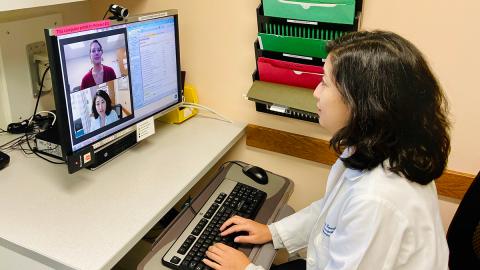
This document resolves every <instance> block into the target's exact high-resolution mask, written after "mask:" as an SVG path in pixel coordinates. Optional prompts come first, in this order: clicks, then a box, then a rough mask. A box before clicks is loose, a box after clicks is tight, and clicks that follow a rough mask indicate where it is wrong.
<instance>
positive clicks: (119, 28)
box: [45, 10, 182, 172]
mask: <svg viewBox="0 0 480 270" xmlns="http://www.w3.org/2000/svg"><path fill="white" fill-rule="evenodd" d="M45 36H46V43H47V48H48V54H49V60H50V68H51V74H52V85H53V90H54V92H53V93H54V98H55V105H56V114H57V119H58V132H59V138H60V144H61V147H62V154H63V158H64V159H65V160H67V163H69V171H70V172H73V171H75V170H76V169H78V168H81V167H95V166H97V165H99V164H101V163H103V162H105V161H106V159H109V158H110V157H108V158H105V156H112V155H115V154H116V153H117V152H121V151H120V150H123V149H125V148H128V147H129V146H131V145H132V144H134V143H136V139H134V138H135V137H136V136H135V130H136V129H135V126H136V124H137V123H138V122H140V121H142V120H144V119H146V118H149V117H152V116H158V115H160V114H162V113H165V112H167V111H169V109H173V108H175V107H176V105H178V104H179V103H180V102H181V101H182V89H181V75H180V54H179V42H178V41H179V37H178V15H177V12H176V10H169V11H162V12H156V13H150V14H144V15H140V16H135V17H130V18H128V19H127V20H126V21H123V22H116V21H97V22H90V23H83V24H79V25H72V26H62V27H57V28H53V29H46V30H45ZM122 140H123V141H124V142H125V143H124V144H122V142H121V141H122ZM119 141H120V142H119ZM113 144H115V145H114V147H111V149H110V150H109V151H110V152H112V153H113V154H112V153H109V152H107V154H105V151H107V150H105V149H107V148H108V146H109V145H113ZM102 151H103V152H102ZM100 152H102V155H99V154H98V153H100ZM72 162H73V163H72ZM71 166H73V167H71Z"/></svg>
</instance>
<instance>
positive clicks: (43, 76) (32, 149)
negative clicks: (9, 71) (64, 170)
mask: <svg viewBox="0 0 480 270" xmlns="http://www.w3.org/2000/svg"><path fill="white" fill-rule="evenodd" d="M49 70H50V66H48V67H47V68H46V69H45V71H44V72H43V75H42V81H41V83H40V90H39V91H38V97H37V102H36V103H35V109H34V110H33V115H32V116H31V117H30V118H29V120H28V126H27V130H26V131H25V137H26V142H27V145H28V148H29V149H30V151H32V153H33V154H35V155H36V156H37V157H39V158H41V159H43V160H45V161H47V162H49V163H52V164H65V161H63V162H57V161H54V160H51V159H49V158H47V157H46V156H43V155H40V154H39V153H38V149H37V148H36V147H32V146H31V145H30V137H29V135H35V133H33V132H32V133H29V129H28V127H30V126H31V124H32V122H33V120H34V118H35V116H36V115H37V109H38V103H39V102H40V97H41V96H42V91H43V83H44V81H45V76H46V75H47V72H48V71H49ZM39 113H48V114H52V115H53V122H52V126H53V124H55V121H56V120H57V116H56V115H55V114H54V113H52V112H49V111H40V112H39ZM24 152H25V151H24Z"/></svg>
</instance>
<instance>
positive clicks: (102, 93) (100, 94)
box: [92, 90, 112, 119]
mask: <svg viewBox="0 0 480 270" xmlns="http://www.w3.org/2000/svg"><path fill="white" fill-rule="evenodd" d="M98 97H101V98H103V99H104V100H105V103H106V104H107V106H106V107H105V114H106V115H109V114H110V112H111V111H112V100H111V99H110V96H109V95H108V94H107V92H105V91H103V90H98V91H97V93H95V96H94V97H93V102H92V112H93V117H95V119H97V118H98V112H97V107H96V106H95V102H96V101H97V98H98Z"/></svg>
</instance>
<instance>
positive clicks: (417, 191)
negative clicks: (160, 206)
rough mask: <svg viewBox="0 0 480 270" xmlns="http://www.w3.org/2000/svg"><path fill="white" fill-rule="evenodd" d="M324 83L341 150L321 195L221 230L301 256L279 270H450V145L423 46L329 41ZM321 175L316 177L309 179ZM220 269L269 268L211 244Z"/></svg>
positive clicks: (386, 37)
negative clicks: (272, 216)
mask: <svg viewBox="0 0 480 270" xmlns="http://www.w3.org/2000/svg"><path fill="white" fill-rule="evenodd" d="M327 51H328V52H329V54H328V57H327V59H326V62H325V75H324V77H323V81H322V82H321V83H320V84H319V85H318V86H317V88H316V89H315V92H314V94H313V95H314V97H315V98H316V101H317V108H318V115H319V119H320V124H321V125H322V126H323V127H324V128H325V129H326V130H327V131H329V132H330V133H331V134H333V137H332V138H331V140H330V145H331V146H332V148H333V149H334V150H335V151H336V152H337V153H338V154H340V153H341V155H340V157H339V159H338V160H337V161H336V162H335V164H334V165H333V166H332V168H331V171H330V173H329V175H328V179H327V187H326V192H325V195H324V197H323V198H322V199H321V200H319V201H316V202H313V203H312V204H311V205H310V206H307V207H306V208H304V209H302V210H300V211H298V212H296V213H294V214H292V215H291V216H288V217H286V218H284V219H282V220H279V221H277V222H274V223H272V224H270V225H264V224H260V223H257V222H255V221H252V220H250V219H246V218H242V217H239V216H234V217H231V218H230V219H228V220H227V221H226V222H225V223H224V224H223V225H222V226H221V227H220V231H221V235H222V236H226V235H229V234H232V233H235V232H243V233H242V234H241V235H239V236H236V237H235V238H234V241H235V242H237V243H251V244H264V243H267V242H270V241H273V245H274V247H275V248H286V249H287V251H288V252H289V253H295V252H297V251H299V250H300V249H302V248H305V247H306V248H307V256H306V260H303V259H299V260H293V261H291V262H287V263H285V264H282V265H279V266H275V267H272V269H282V270H283V269H297V270H301V269H309V270H313V269H315V270H327V269H328V270H339V269H350V270H353V269H368V270H370V269H390V270H395V269H403V270H416V269H422V270H440V269H441V270H446V269H448V246H447V241H446V237H445V232H444V229H443V225H442V221H441V218H440V213H439V206H438V197H437V191H436V188H435V183H434V181H433V180H434V179H437V178H438V177H440V175H442V172H443V170H444V169H445V166H446V164H447V158H448V154H449V151H450V137H449V120H448V118H447V113H448V110H447V102H446V99H445V96H444V94H443V92H442V90H441V88H440V86H439V84H438V82H437V79H436V78H435V76H434V75H433V74H432V71H431V70H430V68H429V66H428V64H427V62H426V61H425V59H424V57H423V55H422V53H421V52H420V51H419V50H418V49H417V48H416V47H415V46H414V45H413V44H412V43H410V42H409V41H407V40H405V39H404V38H402V37H400V36H398V35H396V34H394V33H391V32H382V31H376V32H355V33H350V34H347V35H345V36H343V37H340V38H339V39H337V40H334V41H331V42H329V43H328V45H327ZM312 181H314V179H312ZM206 255H207V257H208V259H204V260H203V262H204V263H205V264H206V265H207V266H209V267H211V268H213V269H216V270H218V269H220V270H222V269H238V270H244V269H249V270H250V269H263V268H262V267H260V266H255V265H253V264H252V263H250V261H249V259H248V258H247V257H246V256H245V254H243V253H242V252H241V251H239V250H236V249H233V248H231V247H229V246H227V245H224V244H222V243H216V244H214V245H212V246H210V247H209V248H208V250H207V252H206Z"/></svg>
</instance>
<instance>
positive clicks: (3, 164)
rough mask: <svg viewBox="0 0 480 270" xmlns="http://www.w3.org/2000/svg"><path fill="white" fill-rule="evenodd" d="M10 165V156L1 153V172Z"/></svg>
mask: <svg viewBox="0 0 480 270" xmlns="http://www.w3.org/2000/svg"><path fill="white" fill-rule="evenodd" d="M8 163H10V156H8V155H7V154H5V153H3V152H2V151H0V170H1V169H3V168H5V167H7V165H8Z"/></svg>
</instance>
